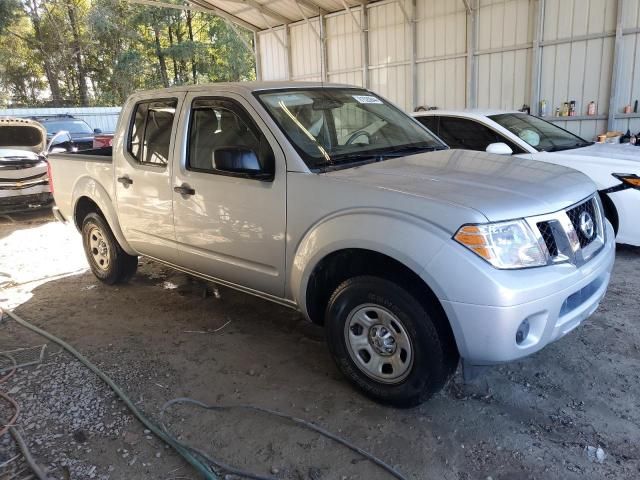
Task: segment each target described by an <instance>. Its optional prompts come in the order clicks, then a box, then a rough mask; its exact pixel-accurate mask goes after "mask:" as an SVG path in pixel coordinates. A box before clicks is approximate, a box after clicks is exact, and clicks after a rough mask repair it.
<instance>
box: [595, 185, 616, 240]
mask: <svg viewBox="0 0 640 480" xmlns="http://www.w3.org/2000/svg"><path fill="white" fill-rule="evenodd" d="M598 194H599V195H600V200H601V201H602V208H604V216H605V217H606V218H607V220H609V221H610V222H611V225H612V226H613V231H614V233H615V234H616V235H618V230H619V228H620V216H619V214H618V209H617V208H616V205H615V203H614V202H613V200H611V197H610V196H609V195H608V194H606V193H605V192H602V191H600V192H598Z"/></svg>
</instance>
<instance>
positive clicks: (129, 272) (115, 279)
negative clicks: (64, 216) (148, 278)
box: [82, 212, 138, 285]
mask: <svg viewBox="0 0 640 480" xmlns="http://www.w3.org/2000/svg"><path fill="white" fill-rule="evenodd" d="M99 241H102V242H103V243H101V244H100V252H101V254H100V255H99V254H98V248H97V247H96V245H95V242H99ZM92 243H93V246H92ZM82 245H83V246H84V253H85V255H86V257H87V261H88V262H89V266H90V267H91V271H92V272H93V274H94V275H95V276H96V278H98V280H100V281H102V282H104V283H106V284H107V285H113V284H116V283H124V282H127V281H129V280H130V279H131V277H132V276H133V275H134V274H135V273H136V269H137V268H138V257H137V256H133V255H129V254H128V253H127V252H125V251H124V250H123V249H122V247H121V246H120V244H119V243H118V241H117V240H116V238H115V237H114V235H113V232H112V231H111V228H109V225H108V224H107V222H106V220H105V219H104V218H103V217H102V216H101V215H100V214H98V213H95V212H92V213H89V214H88V215H87V216H86V217H84V220H83V221H82ZM101 262H102V263H101Z"/></svg>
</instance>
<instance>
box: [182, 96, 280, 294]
mask: <svg viewBox="0 0 640 480" xmlns="http://www.w3.org/2000/svg"><path fill="white" fill-rule="evenodd" d="M180 124H181V125H182V126H183V128H182V129H181V130H182V131H181V136H182V139H183V140H182V141H181V142H180V144H181V145H183V147H182V148H181V151H180V153H179V154H176V157H175V160H174V171H175V174H174V184H173V187H174V189H175V190H176V191H174V193H173V201H174V212H175V229H176V239H177V241H178V245H179V249H180V254H181V259H180V264H181V265H182V266H184V267H186V268H188V269H190V270H194V271H196V272H199V273H204V274H206V275H208V276H211V277H214V278H216V279H220V280H223V281H226V282H230V283H232V284H235V285H240V286H244V287H248V288H251V289H253V290H257V291H260V292H265V293H268V294H271V295H275V296H278V297H281V296H283V294H284V279H285V277H284V270H285V266H284V265H285V233H286V178H287V175H286V173H287V172H286V164H285V159H284V154H283V152H282V150H281V149H280V146H279V145H278V143H277V142H276V140H275V138H274V137H273V135H272V134H271V132H270V131H269V129H268V128H267V127H266V125H265V124H264V122H263V121H262V119H261V118H260V117H259V116H258V115H257V114H256V112H255V110H254V109H253V107H252V106H251V104H250V103H249V102H248V101H247V100H246V99H244V98H243V97H242V96H240V95H235V94H231V93H228V94H224V95H220V96H202V94H198V93H192V94H189V95H188V96H187V98H186V99H185V106H184V108H183V112H182V118H181V122H180ZM230 148H231V149H234V148H236V149H243V151H245V152H247V151H249V152H255V154H256V155H255V157H252V158H255V159H259V163H260V164H263V163H265V162H267V161H266V160H263V159H269V160H268V163H269V164H270V167H269V171H270V172H272V173H273V175H272V177H271V178H267V179H265V178H258V177H256V176H252V175H243V174H242V173H241V172H239V173H237V174H234V173H230V172H225V171H221V170H220V169H219V168H216V164H215V162H214V160H213V157H214V154H215V152H216V151H217V150H220V149H223V150H224V149H230ZM263 166H264V165H263ZM247 167H248V168H252V165H250V164H248V165H247ZM265 168H266V167H265Z"/></svg>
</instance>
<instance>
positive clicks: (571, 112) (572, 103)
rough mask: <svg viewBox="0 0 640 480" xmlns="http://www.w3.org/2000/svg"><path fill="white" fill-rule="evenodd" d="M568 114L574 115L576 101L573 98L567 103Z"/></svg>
mask: <svg viewBox="0 0 640 480" xmlns="http://www.w3.org/2000/svg"><path fill="white" fill-rule="evenodd" d="M569 116H570V117H575V116H576V101H575V100H571V102H570V103H569Z"/></svg>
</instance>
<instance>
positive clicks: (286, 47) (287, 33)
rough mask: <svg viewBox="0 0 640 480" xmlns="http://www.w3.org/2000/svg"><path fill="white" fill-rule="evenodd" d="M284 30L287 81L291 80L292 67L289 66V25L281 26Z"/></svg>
mask: <svg viewBox="0 0 640 480" xmlns="http://www.w3.org/2000/svg"><path fill="white" fill-rule="evenodd" d="M282 28H283V29H284V30H283V31H284V45H285V47H284V48H285V49H286V53H287V80H291V77H292V76H293V66H292V65H291V63H292V62H291V32H290V31H289V25H288V24H287V25H283V26H282Z"/></svg>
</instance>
